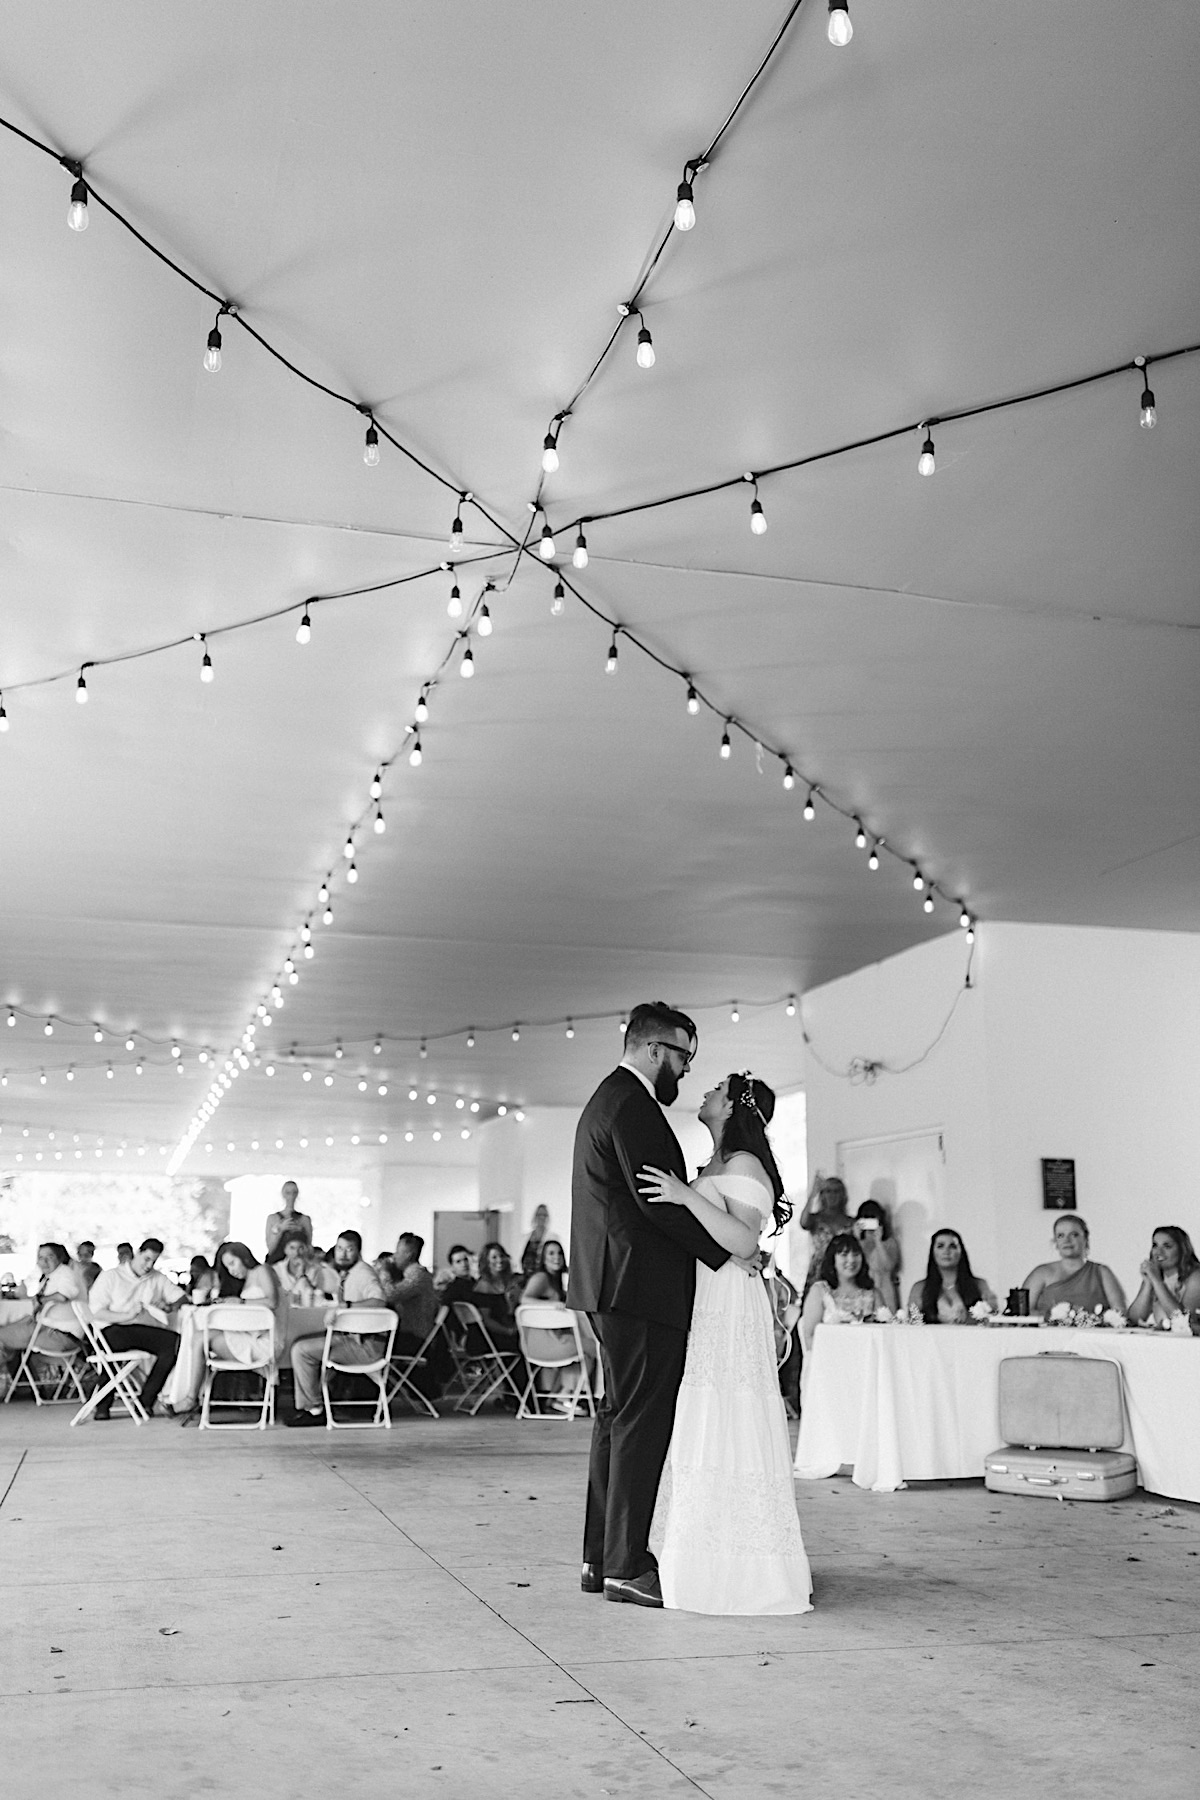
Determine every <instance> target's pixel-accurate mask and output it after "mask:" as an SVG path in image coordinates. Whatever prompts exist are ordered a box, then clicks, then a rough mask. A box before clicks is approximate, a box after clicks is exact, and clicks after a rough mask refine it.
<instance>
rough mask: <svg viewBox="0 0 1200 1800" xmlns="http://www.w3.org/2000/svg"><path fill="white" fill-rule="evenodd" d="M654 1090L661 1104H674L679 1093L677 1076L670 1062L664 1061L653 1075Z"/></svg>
mask: <svg viewBox="0 0 1200 1800" xmlns="http://www.w3.org/2000/svg"><path fill="white" fill-rule="evenodd" d="M654 1092H655V1094H656V1095H657V1097H658V1101H659V1104H660V1105H662V1106H674V1104H675V1100H676V1097H677V1095H678V1093H679V1076H678V1075H677V1074H676V1073H675V1071H674V1069H673V1068H672V1067H671V1065H670V1063H664V1064H663V1065H662V1067H661V1068H660V1069H659V1070H658V1072H657V1074H656V1075H655V1077H654Z"/></svg>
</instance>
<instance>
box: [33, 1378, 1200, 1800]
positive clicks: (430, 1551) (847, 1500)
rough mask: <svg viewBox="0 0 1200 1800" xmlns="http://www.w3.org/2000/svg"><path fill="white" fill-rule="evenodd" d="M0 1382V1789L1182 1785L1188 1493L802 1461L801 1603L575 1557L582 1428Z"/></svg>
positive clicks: (569, 1792) (1196, 1710) (531, 1790)
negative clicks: (189, 1405)
mask: <svg viewBox="0 0 1200 1800" xmlns="http://www.w3.org/2000/svg"><path fill="white" fill-rule="evenodd" d="M68 1417H69V1411H68V1410H67V1409H65V1408H60V1407H55V1408H44V1409H42V1410H41V1411H40V1412H35V1410H34V1409H33V1408H32V1407H31V1406H26V1405H13V1406H9V1407H0V1495H3V1499H2V1500H0V1617H2V1618H3V1621H4V1627H5V1629H4V1630H3V1633H2V1635H0V1699H2V1701H3V1708H2V1711H0V1720H2V1724H0V1793H3V1795H4V1796H5V1800H33V1796H37V1797H38V1800H75V1796H85V1795H86V1796H87V1797H88V1800H103V1797H107V1796H120V1797H121V1800H142V1797H143V1796H144V1797H145V1800H183V1797H184V1796H187V1797H188V1800H191V1797H193V1796H204V1795H215V1796H219V1797H220V1800H243V1797H244V1800H271V1797H272V1796H275V1795H277V1794H278V1795H285V1796H288V1797H289V1800H296V1797H298V1796H310V1795H323V1796H331V1797H333V1796H336V1797H337V1800H368V1797H374V1796H381V1795H387V1794H401V1795H404V1796H415V1797H416V1800H424V1797H425V1796H431V1797H434V1796H449V1797H451V1800H507V1797H508V1796H512V1797H514V1800H564V1797H566V1796H571V1797H574V1796H587V1797H588V1800H591V1797H592V1796H602V1795H619V1796H646V1797H647V1800H649V1797H651V1796H652V1797H653V1800H674V1797H675V1796H680V1797H683V1796H696V1795H709V1796H712V1800H749V1797H751V1796H754V1797H755V1800H758V1797H760V1796H767V1795H775V1794H780V1795H785V1794H786V1795H789V1796H796V1795H803V1796H809V1795H812V1796H821V1797H822V1800H825V1797H826V1796H838V1795H841V1794H845V1793H848V1792H850V1791H854V1792H855V1793H858V1794H867V1795H874V1794H887V1795H897V1796H904V1797H907V1796H912V1797H913V1800H917V1797H918V1796H920V1800H931V1797H932V1800H939V1797H940V1796H943V1795H945V1796H951V1795H953V1796H955V1797H956V1800H962V1797H963V1796H965V1795H970V1796H971V1800H979V1797H981V1796H990V1795H993V1794H995V1795H1004V1796H1005V1797H1006V1800H1007V1797H1008V1796H1011V1795H1014V1794H1022V1795H1023V1794H1045V1795H1053V1794H1055V1793H1056V1792H1057V1793H1059V1794H1062V1795H1072V1796H1073V1795H1083V1796H1087V1800H1108V1797H1109V1796H1118V1795H1120V1796H1121V1797H1122V1800H1126V1797H1127V1796H1128V1795H1129V1794H1130V1793H1131V1791H1137V1790H1140V1791H1143V1792H1145V1793H1147V1794H1150V1795H1153V1796H1154V1800H1175V1796H1184V1795H1187V1796H1188V1797H1189V1800H1191V1797H1192V1796H1194V1795H1195V1794H1196V1793H1197V1792H1198V1791H1200V1752H1198V1746H1200V1698H1198V1679H1197V1678H1198V1677H1200V1621H1198V1618H1197V1604H1196V1603H1197V1596H1198V1594H1200V1512H1197V1511H1196V1510H1194V1509H1191V1508H1188V1507H1185V1506H1182V1505H1180V1504H1174V1505H1172V1504H1170V1503H1168V1502H1165V1501H1159V1500H1153V1499H1150V1498H1148V1497H1146V1496H1142V1495H1139V1496H1137V1498H1136V1499H1131V1500H1128V1501H1124V1502H1121V1503H1119V1504H1116V1505H1113V1506H1108V1507H1105V1506H1084V1505H1076V1506H1063V1505H1058V1504H1056V1503H1054V1502H1052V1501H1043V1500H1031V1499H1000V1498H997V1497H995V1496H992V1495H989V1494H987V1493H985V1492H984V1490H983V1488H982V1487H976V1486H974V1485H968V1484H956V1485H955V1486H953V1487H946V1488H924V1489H917V1490H913V1491H909V1492H906V1493H901V1494H894V1495H876V1494H864V1493H860V1492H859V1491H858V1490H857V1489H855V1488H854V1487H853V1486H852V1485H851V1484H850V1482H849V1481H847V1480H845V1479H836V1480H833V1481H826V1482H817V1483H802V1484H801V1486H800V1506H801V1512H802V1521H803V1525H804V1533H805V1539H806V1542H807V1545H808V1549H809V1554H810V1556H811V1559H812V1563H813V1568H814V1573H815V1580H816V1602H817V1610H816V1611H815V1612H814V1613H812V1614H810V1615H808V1616H807V1617H804V1618H799V1619H782V1620H779V1619H776V1620H770V1619H760V1620H745V1619H742V1620H738V1619H705V1618H698V1617H695V1616H692V1615H688V1614H681V1613H676V1614H672V1613H662V1612H659V1613H656V1612H647V1611H643V1610H642V1609H640V1608H633V1607H625V1606H612V1605H610V1604H608V1603H606V1602H605V1601H604V1600H602V1599H599V1598H593V1597H588V1596H584V1595H581V1594H580V1592H579V1585H578V1563H579V1536H580V1515H581V1499H582V1490H583V1481H584V1471H585V1459H586V1450H587V1435H588V1428H587V1426H586V1425H585V1424H582V1423H580V1424H570V1425H568V1424H563V1423H561V1422H550V1423H545V1424H520V1425H518V1424H517V1423H516V1422H515V1421H513V1420H512V1419H510V1418H507V1417H496V1418H488V1419H484V1420H481V1421H479V1422H472V1421H468V1420H463V1419H455V1418H448V1419H444V1420H442V1421H440V1422H439V1423H437V1424H434V1423H433V1422H432V1421H429V1422H426V1423H420V1422H418V1421H416V1420H413V1419H408V1418H402V1419H399V1420H397V1423H396V1426H395V1428H394V1429H393V1430H392V1431H391V1432H390V1433H388V1434H386V1435H385V1434H384V1433H382V1432H346V1433H342V1434H338V1435H336V1436H333V1437H330V1436H329V1435H327V1434H326V1433H325V1432H304V1433H300V1432H292V1431H286V1430H282V1429H278V1428H277V1429H276V1430H274V1431H272V1432H268V1433H266V1434H265V1435H260V1434H258V1433H251V1432H245V1433H240V1434H230V1435H227V1436H223V1435H217V1434H215V1433H213V1434H203V1435H201V1434H199V1433H198V1432H197V1431H196V1430H195V1428H194V1427H190V1428H188V1429H187V1430H181V1429H180V1428H179V1426H178V1425H177V1424H175V1423H173V1422H171V1421H168V1420H154V1421H153V1422H151V1423H150V1424H149V1425H147V1426H145V1427H143V1428H142V1429H141V1430H135V1429H134V1428H133V1427H132V1426H131V1425H129V1424H128V1423H126V1422H123V1421H117V1422H114V1423H113V1424H111V1425H89V1426H85V1427H81V1428H80V1429H79V1430H77V1431H69V1430H68V1428H67V1419H68Z"/></svg>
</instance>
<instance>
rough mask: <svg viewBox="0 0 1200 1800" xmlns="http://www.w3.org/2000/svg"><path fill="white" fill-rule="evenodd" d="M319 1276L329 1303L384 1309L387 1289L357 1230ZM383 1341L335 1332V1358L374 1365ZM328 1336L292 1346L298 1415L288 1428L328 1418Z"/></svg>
mask: <svg viewBox="0 0 1200 1800" xmlns="http://www.w3.org/2000/svg"><path fill="white" fill-rule="evenodd" d="M320 1275H321V1279H322V1283H323V1286H324V1290H325V1294H326V1296H327V1298H329V1299H330V1300H332V1301H333V1302H334V1303H335V1304H336V1305H338V1306H382V1305H383V1304H384V1293H383V1288H382V1286H381V1285H380V1281H379V1277H378V1275H377V1274H376V1273H375V1271H374V1269H373V1268H372V1267H371V1265H370V1263H366V1262H364V1261H363V1254H362V1238H361V1236H360V1235H359V1233H358V1232H357V1231H343V1232H340V1233H339V1235H338V1240H337V1243H336V1244H335V1245H334V1246H333V1262H332V1264H329V1263H324V1264H322V1265H321V1269H320ZM382 1345H383V1340H382V1339H381V1338H376V1337H357V1336H351V1335H350V1334H349V1333H347V1332H340V1331H339V1332H335V1333H334V1338H333V1354H334V1356H335V1357H336V1358H337V1360H338V1361H339V1362H344V1363H354V1362H360V1363H368V1362H374V1361H375V1359H376V1357H378V1356H379V1355H380V1353H381V1350H382ZM324 1348H325V1339H324V1338H323V1337H315V1338H297V1339H296V1342H295V1343H294V1344H293V1345H292V1376H293V1379H294V1381H295V1384H296V1410H295V1412H294V1413H293V1414H292V1415H291V1417H290V1418H289V1419H288V1420H287V1423H288V1424H289V1425H323V1424H324V1422H325V1413H324V1408H323V1405H322V1401H321V1355H322V1352H323V1350H324Z"/></svg>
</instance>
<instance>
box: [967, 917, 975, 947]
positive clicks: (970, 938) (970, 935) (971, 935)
mask: <svg viewBox="0 0 1200 1800" xmlns="http://www.w3.org/2000/svg"><path fill="white" fill-rule="evenodd" d="M967 942H968V944H973V943H974V942H975V921H974V919H972V920H971V923H970V924H969V925H968V926H967Z"/></svg>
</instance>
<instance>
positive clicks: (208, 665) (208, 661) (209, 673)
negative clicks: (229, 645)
mask: <svg viewBox="0 0 1200 1800" xmlns="http://www.w3.org/2000/svg"><path fill="white" fill-rule="evenodd" d="M200 642H201V643H202V644H203V645H204V655H203V657H202V658H201V661H200V679H201V681H211V680H212V678H213V664H212V657H211V656H210V655H209V654H208V639H207V638H206V637H205V636H204V634H203V632H202V633H201V634H200Z"/></svg>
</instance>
